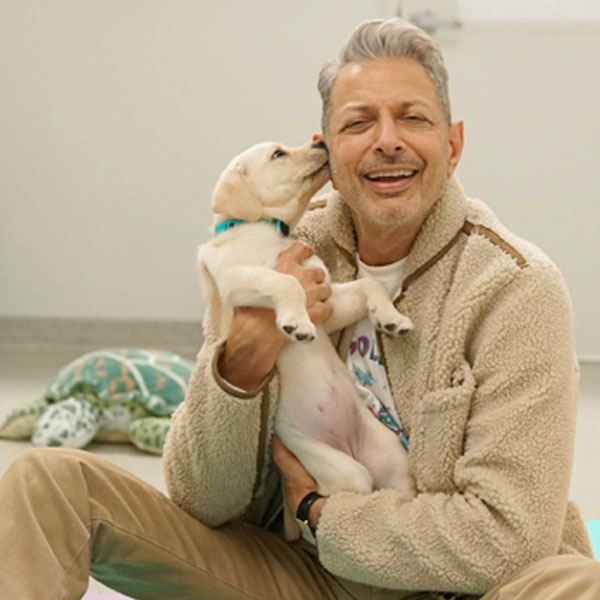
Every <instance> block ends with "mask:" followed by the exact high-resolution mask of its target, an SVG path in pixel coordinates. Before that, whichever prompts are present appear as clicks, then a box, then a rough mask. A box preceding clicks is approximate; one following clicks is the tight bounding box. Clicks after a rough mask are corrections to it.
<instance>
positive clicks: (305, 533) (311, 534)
mask: <svg viewBox="0 0 600 600" xmlns="http://www.w3.org/2000/svg"><path fill="white" fill-rule="evenodd" d="M319 498H325V496H323V495H321V494H319V492H309V493H308V494H306V496H304V498H302V500H301V501H300V504H299V505H298V510H297V511H296V522H297V523H298V526H299V527H300V533H301V534H302V537H303V538H304V539H305V540H306V541H308V542H310V543H312V544H314V543H315V542H316V540H315V530H314V529H313V528H312V527H311V525H310V520H309V518H308V513H309V512H310V507H311V506H312V505H313V504H314V503H315V501H316V500H318V499H319Z"/></svg>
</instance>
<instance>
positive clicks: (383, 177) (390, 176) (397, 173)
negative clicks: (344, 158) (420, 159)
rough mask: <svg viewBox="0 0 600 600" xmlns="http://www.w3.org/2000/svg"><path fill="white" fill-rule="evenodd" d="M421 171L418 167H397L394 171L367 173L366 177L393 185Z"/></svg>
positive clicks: (375, 181)
mask: <svg viewBox="0 0 600 600" xmlns="http://www.w3.org/2000/svg"><path fill="white" fill-rule="evenodd" d="M418 172H419V171H418V170H417V169H396V170H394V171H385V172H380V173H378V172H373V173H367V174H366V175H365V176H364V177H365V179H368V180H369V181H373V182H374V183H380V184H383V185H393V184H396V183H402V182H405V181H408V180H410V179H412V178H413V177H414V176H415V175H416V174H417V173H418Z"/></svg>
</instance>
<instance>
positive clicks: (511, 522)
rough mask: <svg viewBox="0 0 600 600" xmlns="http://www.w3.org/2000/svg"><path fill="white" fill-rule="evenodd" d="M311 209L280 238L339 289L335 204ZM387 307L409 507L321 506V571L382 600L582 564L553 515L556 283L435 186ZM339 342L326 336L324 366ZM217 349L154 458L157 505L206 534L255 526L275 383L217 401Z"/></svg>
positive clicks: (565, 337)
mask: <svg viewBox="0 0 600 600" xmlns="http://www.w3.org/2000/svg"><path fill="white" fill-rule="evenodd" d="M321 204H322V206H321ZM321 204H318V203H317V208H315V209H313V210H311V211H310V212H309V213H308V214H307V215H306V216H305V217H304V219H303V221H302V222H301V224H300V227H299V228H298V232H297V233H298V234H299V235H300V236H301V237H303V238H305V239H306V240H308V242H309V243H310V244H312V245H313V246H314V247H315V249H316V250H317V252H318V254H319V255H320V256H321V257H322V258H323V260H324V261H325V263H326V264H327V266H328V268H329V269H330V271H331V274H332V277H333V279H334V280H335V281H347V280H351V279H353V278H354V277H355V276H356V264H355V259H354V256H355V252H356V246H355V239H354V235H353V228H352V224H351V220H350V217H349V214H348V211H347V209H346V207H345V205H344V203H343V201H342V200H341V199H340V197H339V196H338V194H337V193H335V192H334V193H332V194H330V195H329V197H328V198H327V202H326V203H324V202H322V203H321ZM397 306H398V308H399V310H400V311H401V312H403V313H404V314H406V315H407V316H409V317H410V318H411V320H412V321H413V323H414V326H415V327H414V330H413V331H412V332H411V333H410V334H409V335H407V336H404V337H402V338H399V339H390V338H386V337H384V338H382V339H380V340H379V343H380V349H381V345H383V349H382V350H383V351H382V353H383V356H384V360H385V366H386V370H387V374H388V379H389V383H390V388H391V390H392V394H393V397H394V401H395V404H396V408H397V410H398V414H399V415H400V418H401V420H402V422H403V424H404V426H405V428H406V429H407V432H408V434H409V437H410V451H409V457H410V465H411V471H412V474H413V476H414V479H415V482H416V485H417V488H418V491H419V494H418V496H417V498H415V499H412V500H407V499H406V498H403V497H401V496H400V495H399V494H398V493H397V492H395V491H392V490H381V491H377V492H374V493H372V494H369V495H360V494H355V493H350V492H338V493H336V494H333V495H332V496H331V497H330V498H329V499H328V500H327V502H326V503H325V506H324V508H323V511H322V514H321V517H320V521H319V524H318V528H317V540H318V552H319V560H320V561H321V562H322V564H323V565H324V566H325V568H327V569H328V570H329V571H330V572H332V573H333V574H335V575H338V576H340V577H343V578H346V579H350V580H354V581H359V582H362V583H365V584H370V585H374V586H378V587H384V588H392V589H401V590H438V591H446V590H448V591H454V592H463V593H471V594H483V593H484V592H485V591H486V590H488V589H489V588H490V587H492V586H493V585H495V584H496V583H497V582H499V581H500V580H501V579H502V578H504V577H505V576H507V575H508V574H510V573H511V572H514V571H515V570H517V569H519V568H520V567H522V566H524V565H525V564H528V563H530V562H532V561H534V560H536V559H539V558H542V557H544V556H548V555H553V554H557V553H573V552H580V553H584V554H587V555H591V548H590V544H589V539H588V537H587V534H586V531H585V527H584V524H583V522H582V519H581V517H580V515H579V513H578V511H577V509H576V508H575V506H574V505H573V504H572V503H569V501H568V493H569V482H570V475H571V464H572V458H573V444H574V430H575V411H576V401H577V380H578V374H577V366H576V359H575V355H574V349H573V338H572V323H571V308H570V301H569V297H568V294H567V290H566V288H565V284H564V281H563V279H562V277H561V275H560V273H559V272H558V270H557V269H556V267H555V266H554V265H553V264H552V263H551V261H550V260H549V259H548V258H547V257H546V256H545V255H544V254H543V253H542V252H541V251H540V250H538V249H537V248H536V247H535V246H533V245H532V244H530V243H528V242H525V241H523V240H521V239H519V238H517V237H516V236H514V235H512V234H511V233H510V232H509V231H507V230H506V229H505V228H504V227H503V226H502V225H501V224H500V223H499V222H498V220H497V219H496V217H495V216H494V215H493V214H492V212H491V211H490V210H489V209H488V208H487V207H486V205H484V204H483V203H481V202H479V201H476V200H471V199H467V198H466V197H465V195H464V193H463V190H462V188H461V186H460V184H459V183H458V180H457V179H456V178H452V179H451V180H450V181H449V182H448V184H447V186H446V189H445V192H444V194H443V196H442V198H441V199H440V200H439V201H438V202H437V204H436V205H435V206H434V209H433V211H432V213H431V214H430V216H429V217H428V219H427V221H426V222H425V224H424V225H423V227H422V229H421V231H420V233H419V235H418V237H417V239H416V241H415V243H414V245H413V248H412V249H411V251H410V254H409V256H408V259H407V262H406V265H405V280H404V285H403V291H402V294H401V296H400V298H399V299H398V301H397ZM347 334H348V332H344V334H342V335H338V336H337V338H336V343H337V344H338V347H339V348H340V351H341V353H342V354H343V353H344V352H345V348H346V347H347V345H348V338H349V336H348V335H347ZM222 341H223V340H219V339H217V338H216V337H215V333H214V329H213V328H212V325H211V323H210V322H208V321H206V322H205V342H204V345H203V347H202V349H201V351H200V353H199V355H198V359H197V364H196V369H195V372H194V374H193V377H192V379H191V382H190V387H189V392H188V396H187V398H186V401H185V402H184V403H183V404H182V405H181V406H180V407H179V409H178V411H177V412H176V414H175V415H174V417H173V422H172V427H171V430H170V432H169V436H168V439H167V442H166V445H165V452H164V465H165V473H166V479H167V484H168V489H169V492H170V494H171V496H172V498H173V499H174V500H175V502H177V503H178V504H179V505H180V506H182V507H183V508H184V509H185V510H186V511H188V512H190V513H191V514H192V515H194V516H195V517H196V518H198V519H199V520H200V521H202V522H204V523H206V524H207V525H209V526H217V525H219V524H222V523H224V522H226V521H228V520H230V519H232V518H234V517H239V516H241V517H242V518H244V519H246V520H248V521H250V522H254V523H257V524H264V523H265V521H266V520H267V519H268V516H269V514H270V513H272V512H273V507H274V506H278V505H279V503H280V498H279V493H278V487H277V485H278V483H277V474H276V470H275V469H274V467H273V463H272V461H271V459H270V456H269V452H268V448H269V446H268V440H269V439H270V436H271V434H272V431H273V420H274V414H275V410H276V407H277V394H278V381H277V376H274V377H273V379H272V380H271V381H270V383H269V384H268V385H267V386H266V387H265V389H264V390H263V392H262V393H259V394H257V395H256V396H254V397H236V396H234V395H232V394H231V393H229V392H228V391H226V390H227V386H225V385H223V386H220V385H219V384H218V383H217V380H218V379H219V377H218V375H214V374H213V366H212V365H213V361H214V358H215V355H216V353H217V352H218V349H219V347H220V344H221V343H222ZM385 459H386V457H382V460H385Z"/></svg>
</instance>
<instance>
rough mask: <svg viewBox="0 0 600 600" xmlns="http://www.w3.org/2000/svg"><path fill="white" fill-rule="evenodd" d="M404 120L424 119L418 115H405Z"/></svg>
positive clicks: (416, 120) (417, 120) (418, 120)
mask: <svg viewBox="0 0 600 600" xmlns="http://www.w3.org/2000/svg"><path fill="white" fill-rule="evenodd" d="M406 120H407V121H415V122H421V121H424V120H425V119H424V118H423V117H420V116H419V115H407V116H406Z"/></svg>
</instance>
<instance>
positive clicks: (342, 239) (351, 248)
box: [325, 175, 467, 290]
mask: <svg viewBox="0 0 600 600" xmlns="http://www.w3.org/2000/svg"><path fill="white" fill-rule="evenodd" d="M466 214H467V199H466V196H465V193H464V190H463V188H462V185H461V184H460V182H459V180H458V178H457V177H456V176H454V175H453V176H452V177H451V178H450V179H449V180H448V181H447V182H446V185H445V187H444V191H443V193H442V196H441V197H440V199H439V200H438V201H437V202H436V203H435V204H434V206H433V208H432V210H431V213H430V214H429V216H428V217H427V219H426V220H425V222H424V223H423V226H422V227H421V230H420V231H419V233H418V235H417V238H416V239H415V241H414V243H413V246H412V248H411V250H410V252H409V254H408V258H407V261H406V266H405V271H404V272H405V278H404V281H405V283H406V284H409V283H412V281H414V280H415V279H416V278H417V277H419V276H420V275H421V274H422V273H423V272H425V271H426V270H427V269H428V268H429V267H430V266H432V265H433V264H434V263H435V262H436V259H437V258H441V256H443V254H444V250H446V249H448V248H449V247H450V246H451V245H452V243H453V242H454V241H455V240H456V239H457V236H458V234H459V233H460V231H461V229H462V227H463V224H464V222H465V218H466ZM325 220H326V223H327V228H328V230H329V232H330V234H331V236H332V237H333V240H334V241H335V243H336V244H337V245H338V246H339V247H340V248H341V249H342V250H344V251H345V253H348V254H350V256H351V257H352V258H353V261H354V262H355V260H354V256H355V254H356V236H355V233H354V225H353V223H352V217H351V215H350V210H349V208H348V206H347V205H346V203H345V202H344V200H343V199H342V197H341V196H340V194H339V193H338V192H333V193H332V194H331V195H330V196H329V198H328V201H327V207H326V209H325ZM405 289H406V285H405V286H403V290H405Z"/></svg>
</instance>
